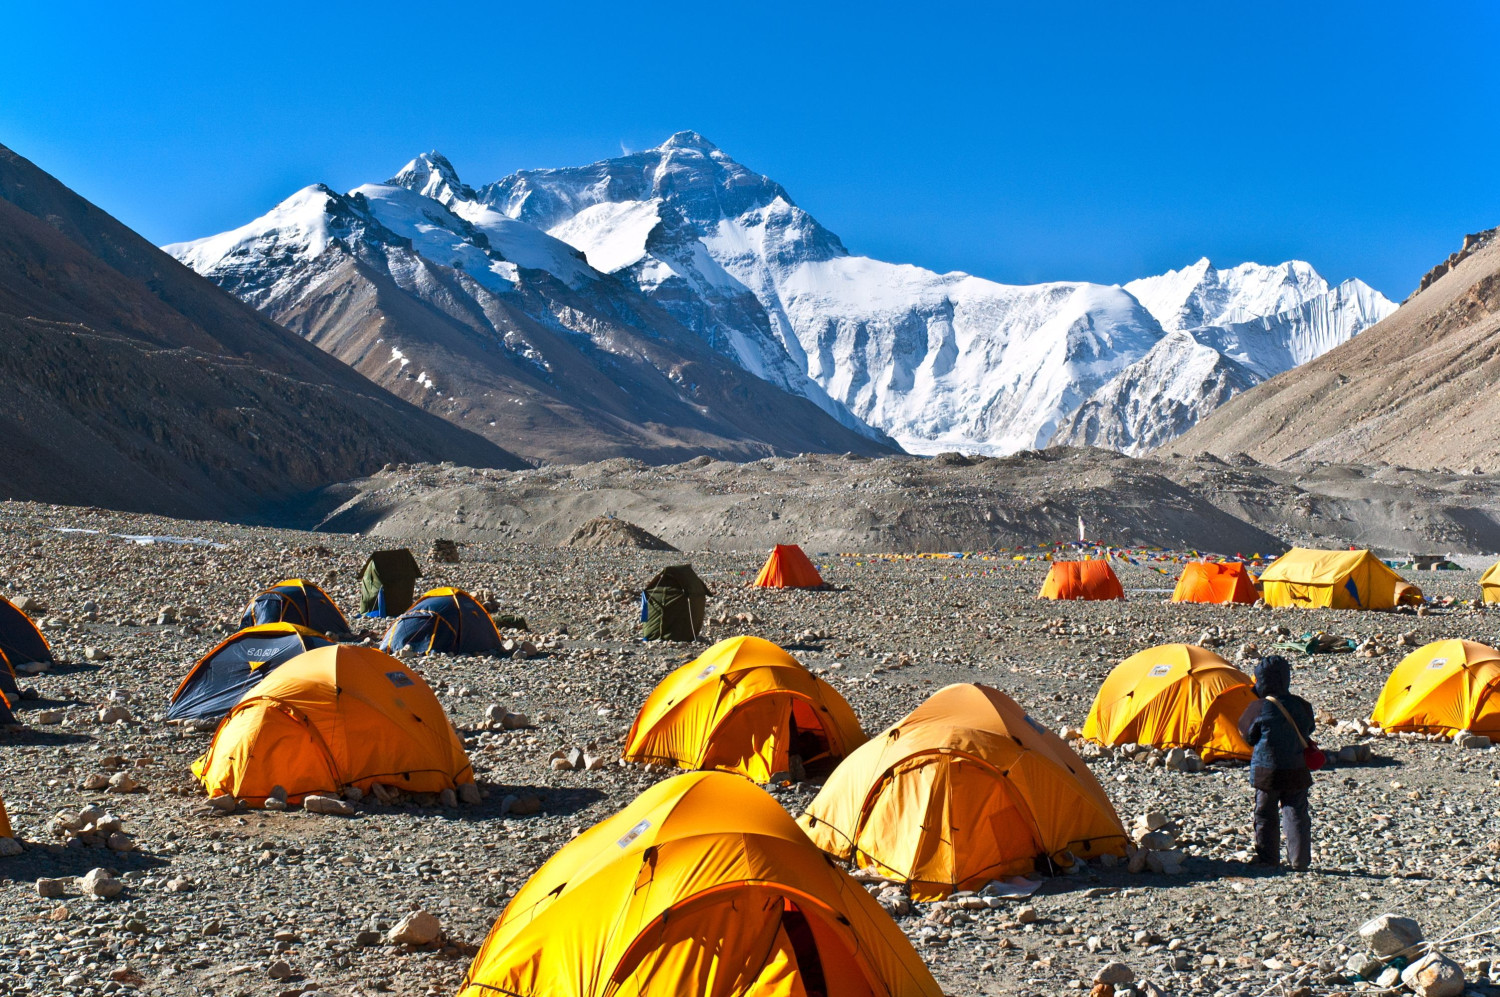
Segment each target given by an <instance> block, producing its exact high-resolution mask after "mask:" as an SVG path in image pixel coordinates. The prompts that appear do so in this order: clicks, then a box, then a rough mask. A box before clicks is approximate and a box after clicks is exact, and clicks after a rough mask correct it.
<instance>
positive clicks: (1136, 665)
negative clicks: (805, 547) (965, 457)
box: [1083, 644, 1255, 762]
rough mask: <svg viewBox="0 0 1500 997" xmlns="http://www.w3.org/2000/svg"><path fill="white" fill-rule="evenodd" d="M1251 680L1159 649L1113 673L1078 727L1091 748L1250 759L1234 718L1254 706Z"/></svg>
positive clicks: (1198, 655)
mask: <svg viewBox="0 0 1500 997" xmlns="http://www.w3.org/2000/svg"><path fill="white" fill-rule="evenodd" d="M1254 685H1255V680H1254V679H1252V678H1251V677H1250V676H1248V675H1246V674H1245V673H1244V672H1242V671H1240V670H1239V669H1238V668H1235V667H1234V666H1233V665H1231V664H1230V663H1229V662H1227V661H1225V660H1224V659H1223V658H1221V657H1219V656H1218V655H1217V654H1215V653H1213V652H1212V651H1210V650H1208V649H1206V648H1202V647H1197V646H1195V645H1192V644H1163V645H1162V646H1161V647H1152V648H1148V649H1147V650H1144V651H1141V652H1140V653H1139V654H1133V655H1131V656H1130V657H1128V658H1126V659H1125V660H1124V661H1122V662H1120V663H1119V664H1118V665H1116V666H1115V669H1114V670H1113V671H1112V672H1110V673H1109V675H1108V677H1106V678H1105V680H1104V684H1103V685H1101V686H1100V687H1099V693H1098V695H1096V696H1095V697H1094V705H1093V708H1092V709H1090V710H1089V716H1088V720H1087V721H1085V722H1084V725H1083V736H1084V737H1085V738H1087V739H1088V740H1090V741H1093V742H1095V743H1096V744H1108V745H1117V744H1127V743H1137V744H1149V745H1152V746H1154V747H1157V748H1192V749H1194V750H1195V751H1197V752H1198V754H1199V755H1200V756H1201V757H1202V758H1203V760H1204V761H1206V762H1213V761H1218V760H1220V759H1223V758H1240V759H1244V760H1249V758H1250V750H1251V749H1250V745H1248V744H1246V743H1245V738H1244V736H1243V735H1241V734H1240V730H1239V722H1240V714H1241V713H1244V712H1245V707H1246V706H1249V705H1250V704H1251V703H1253V702H1254V701H1255V690H1254Z"/></svg>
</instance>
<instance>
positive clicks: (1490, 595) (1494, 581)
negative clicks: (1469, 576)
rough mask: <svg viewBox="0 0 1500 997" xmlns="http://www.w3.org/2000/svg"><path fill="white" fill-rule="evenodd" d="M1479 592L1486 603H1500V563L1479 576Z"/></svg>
mask: <svg viewBox="0 0 1500 997" xmlns="http://www.w3.org/2000/svg"><path fill="white" fill-rule="evenodd" d="M1479 591H1480V594H1481V596H1482V597H1483V599H1484V601H1485V602H1500V561H1496V562H1495V563H1494V564H1492V565H1490V566H1489V568H1487V569H1486V570H1485V573H1484V574H1482V575H1480V576H1479Z"/></svg>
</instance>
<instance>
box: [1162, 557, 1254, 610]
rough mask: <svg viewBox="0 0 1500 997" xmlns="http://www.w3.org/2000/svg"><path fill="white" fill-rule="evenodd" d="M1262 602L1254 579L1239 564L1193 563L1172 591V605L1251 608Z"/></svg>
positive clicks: (1247, 570) (1187, 566)
mask: <svg viewBox="0 0 1500 997" xmlns="http://www.w3.org/2000/svg"><path fill="white" fill-rule="evenodd" d="M1259 598H1260V593H1259V592H1257V591H1256V589H1255V576H1254V575H1252V574H1250V569H1249V568H1247V567H1245V566H1244V565H1243V564H1239V563H1237V562H1235V563H1225V564H1220V563H1216V562H1213V561H1193V562H1192V563H1190V564H1187V565H1185V566H1184V567H1183V569H1182V577H1180V578H1178V579H1177V587H1176V588H1175V589H1173V590H1172V601H1173V602H1208V603H1232V602H1239V603H1244V604H1245V605H1247V606H1248V605H1250V604H1252V603H1254V602H1255V600H1257V599H1259Z"/></svg>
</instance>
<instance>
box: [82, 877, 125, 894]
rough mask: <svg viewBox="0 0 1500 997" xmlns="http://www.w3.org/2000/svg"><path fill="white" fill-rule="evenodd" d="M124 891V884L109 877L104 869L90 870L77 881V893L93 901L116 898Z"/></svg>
mask: <svg viewBox="0 0 1500 997" xmlns="http://www.w3.org/2000/svg"><path fill="white" fill-rule="evenodd" d="M124 889H125V884H124V883H122V882H120V881H119V880H118V879H116V878H115V877H113V876H111V875H110V874H109V872H108V871H107V870H104V869H90V870H89V871H88V873H86V874H85V875H84V876H83V877H81V878H80V879H79V880H78V892H80V893H82V894H83V895H84V896H86V897H93V898H94V899H95V900H108V899H109V898H111V897H117V896H119V895H120V893H121V891H123V890H124Z"/></svg>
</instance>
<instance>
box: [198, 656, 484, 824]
mask: <svg viewBox="0 0 1500 997" xmlns="http://www.w3.org/2000/svg"><path fill="white" fill-rule="evenodd" d="M193 774H194V775H196V776H197V777H198V779H199V781H201V782H202V783H203V788H204V789H206V790H208V795H209V796H218V795H220V794H222V793H229V794H232V795H234V796H236V797H238V798H240V799H242V800H246V801H248V802H251V803H264V802H265V799H266V797H267V796H269V795H270V793H271V790H272V789H273V788H274V787H276V786H281V787H282V788H283V789H285V790H286V791H287V797H288V799H289V801H290V802H293V803H296V802H298V801H299V800H301V799H302V797H303V796H306V795H307V794H308V793H334V794H337V793H339V792H340V791H341V790H343V789H344V787H346V786H358V787H359V788H360V789H363V790H368V789H369V788H370V787H371V786H372V785H374V784H376V783H380V784H382V785H386V786H390V787H393V788H395V789H400V790H404V791H406V792H411V793H437V792H441V791H442V790H444V789H456V788H457V787H458V785H459V784H461V783H468V782H473V781H474V772H473V769H472V768H471V767H470V765H469V758H468V755H467V754H465V753H464V746H463V742H462V741H460V740H459V738H458V734H457V732H455V731H454V729H453V725H452V724H451V723H449V722H448V716H447V714H445V713H444V712H443V707H442V705H441V704H440V703H438V701H437V697H436V696H434V695H433V693H432V690H431V689H430V688H428V686H427V683H426V682H424V681H423V680H422V677H421V676H420V675H417V674H416V673H415V672H413V671H411V669H409V668H407V667H406V666H405V665H403V664H402V663H401V662H400V661H397V660H396V659H395V658H393V657H391V656H390V655H388V654H382V653H381V652H379V651H377V650H375V648H373V647H356V646H351V645H348V644H336V645H333V646H331V647H321V648H318V649H317V650H314V651H308V652H306V653H304V654H299V655H297V656H296V657H295V658H293V659H291V660H290V661H288V662H286V663H285V664H283V665H281V666H280V667H279V668H277V669H276V670H275V671H274V672H272V673H271V674H270V675H269V676H267V677H266V678H265V679H264V680H263V681H261V683H260V684H259V685H257V686H255V687H254V688H252V689H251V690H250V691H249V692H248V693H247V694H246V695H245V698H244V699H242V700H240V701H239V703H238V704H236V706H235V707H234V709H232V710H230V711H229V715H228V716H226V717H225V718H224V722H223V723H221V724H220V725H219V729H218V731H217V732H216V733H215V734H214V739H213V743H211V744H210V745H209V747H208V751H206V752H204V754H203V756H202V757H201V758H199V759H198V760H197V761H196V762H194V763H193Z"/></svg>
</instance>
